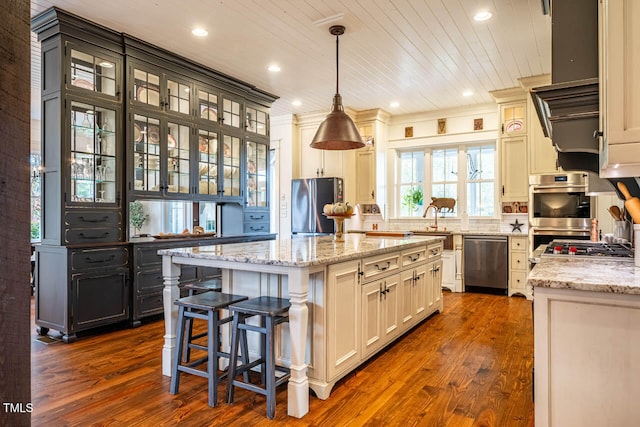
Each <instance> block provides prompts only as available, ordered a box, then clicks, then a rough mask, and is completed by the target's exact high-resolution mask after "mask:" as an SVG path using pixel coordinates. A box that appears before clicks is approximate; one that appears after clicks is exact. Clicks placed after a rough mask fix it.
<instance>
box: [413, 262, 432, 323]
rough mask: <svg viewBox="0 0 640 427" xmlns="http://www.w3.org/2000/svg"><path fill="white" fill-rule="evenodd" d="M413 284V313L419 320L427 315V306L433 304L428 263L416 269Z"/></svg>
mask: <svg viewBox="0 0 640 427" xmlns="http://www.w3.org/2000/svg"><path fill="white" fill-rule="evenodd" d="M414 275H415V282H414V284H413V315H414V316H415V319H416V321H417V322H419V321H420V320H422V319H424V317H425V316H426V315H427V307H428V305H429V304H431V301H430V300H431V298H432V295H431V294H430V292H428V286H429V284H428V283H427V280H428V279H427V265H426V264H424V265H421V266H418V267H416V268H415V270H414Z"/></svg>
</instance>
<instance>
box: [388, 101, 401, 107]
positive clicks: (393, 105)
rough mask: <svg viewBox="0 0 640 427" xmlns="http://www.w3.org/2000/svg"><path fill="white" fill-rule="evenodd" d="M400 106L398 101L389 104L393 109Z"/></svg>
mask: <svg viewBox="0 0 640 427" xmlns="http://www.w3.org/2000/svg"><path fill="white" fill-rule="evenodd" d="M399 106H400V103H399V102H398V101H393V102H391V103H390V104H389V107H391V108H398V107H399Z"/></svg>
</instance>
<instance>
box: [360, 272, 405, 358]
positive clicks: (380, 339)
mask: <svg viewBox="0 0 640 427" xmlns="http://www.w3.org/2000/svg"><path fill="white" fill-rule="evenodd" d="M399 291H400V275H399V274H392V275H390V276H387V277H384V278H382V279H378V280H375V281H373V282H370V283H366V284H364V285H362V291H361V298H362V357H363V358H364V359H366V358H368V357H369V356H371V355H373V354H375V353H376V352H377V351H378V350H379V349H380V348H382V347H384V346H385V344H387V343H389V342H390V341H391V340H393V339H394V338H395V337H396V336H397V335H398V334H399V332H400V292H399Z"/></svg>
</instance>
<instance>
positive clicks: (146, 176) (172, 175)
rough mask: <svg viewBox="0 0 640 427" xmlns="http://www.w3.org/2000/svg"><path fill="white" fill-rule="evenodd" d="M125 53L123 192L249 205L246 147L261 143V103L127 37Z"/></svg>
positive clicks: (265, 127)
mask: <svg viewBox="0 0 640 427" xmlns="http://www.w3.org/2000/svg"><path fill="white" fill-rule="evenodd" d="M125 51H126V53H127V56H126V63H127V76H128V101H129V102H128V103H127V108H128V114H127V119H128V123H129V126H128V127H129V132H128V134H127V139H128V141H130V143H129V144H128V147H129V151H128V152H130V153H131V156H130V159H131V160H130V161H129V164H128V169H129V171H130V174H129V177H128V179H129V186H128V187H129V190H130V195H131V196H132V197H137V198H162V199H165V198H170V199H180V200H184V199H189V200H210V201H224V202H234V203H238V204H241V205H244V204H248V201H249V197H250V196H249V193H248V192H246V191H245V190H246V189H247V188H248V187H247V186H248V185H249V182H250V180H249V179H248V178H245V175H246V174H247V173H249V172H248V169H247V168H248V165H249V164H250V163H248V162H247V161H246V159H245V155H246V150H245V146H247V147H248V146H249V142H248V140H249V138H253V139H254V140H255V139H257V140H259V141H260V142H261V143H264V142H265V141H266V143H267V145H268V131H269V115H268V111H269V108H268V107H267V106H266V105H265V103H264V102H262V103H260V102H256V101H255V100H254V98H249V97H244V96H242V94H241V92H239V91H238V88H233V89H234V90H228V89H230V88H226V87H225V86H224V85H221V84H220V85H219V84H218V82H216V81H215V80H212V79H207V76H206V75H202V74H199V73H198V72H196V70H194V69H193V67H192V64H189V63H187V62H184V61H183V60H181V59H180V58H173V59H174V60H173V61H170V60H169V59H171V58H167V57H162V58H158V57H156V56H155V55H154V54H152V52H149V50H148V47H147V46H146V45H141V44H140V43H139V42H136V41H134V40H129V39H126V50H125ZM165 56H166V55H165ZM265 158H266V157H265ZM264 177H265V179H266V173H265V174H264ZM245 181H246V184H245ZM264 184H265V185H268V182H266V181H265V183H264Z"/></svg>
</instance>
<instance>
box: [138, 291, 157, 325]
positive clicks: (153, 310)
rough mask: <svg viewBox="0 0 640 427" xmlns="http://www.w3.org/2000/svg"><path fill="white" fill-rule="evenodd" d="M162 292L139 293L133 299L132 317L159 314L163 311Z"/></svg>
mask: <svg viewBox="0 0 640 427" xmlns="http://www.w3.org/2000/svg"><path fill="white" fill-rule="evenodd" d="M162 298H163V297H162V292H155V293H152V294H147V295H139V296H138V297H137V298H136V300H135V313H134V315H133V318H134V319H139V318H141V317H147V316H153V315H154V314H161V313H162V312H163V311H164V305H163V299H162Z"/></svg>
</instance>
